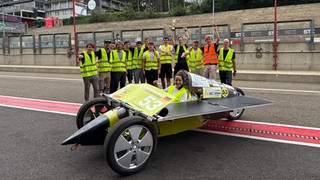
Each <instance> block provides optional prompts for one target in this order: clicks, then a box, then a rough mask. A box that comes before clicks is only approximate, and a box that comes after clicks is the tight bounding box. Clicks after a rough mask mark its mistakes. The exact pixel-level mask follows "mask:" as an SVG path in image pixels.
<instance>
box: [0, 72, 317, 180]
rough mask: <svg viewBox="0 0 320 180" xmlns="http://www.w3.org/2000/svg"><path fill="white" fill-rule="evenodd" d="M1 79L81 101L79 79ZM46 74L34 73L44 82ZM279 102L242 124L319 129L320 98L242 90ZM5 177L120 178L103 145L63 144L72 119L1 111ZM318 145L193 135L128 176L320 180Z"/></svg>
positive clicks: (162, 145)
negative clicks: (74, 146)
mask: <svg viewBox="0 0 320 180" xmlns="http://www.w3.org/2000/svg"><path fill="white" fill-rule="evenodd" d="M11 75H16V76H20V77H7V78H4V77H2V78H1V79H0V84H1V88H0V94H1V95H10V96H19V97H27V98H38V99H48V100H58V101H68V102H76V103H79V102H81V101H82V81H81V80H79V78H77V77H76V76H72V75H70V76H69V75H58V76H57V75H52V76H51V75H48V74H46V75H45V76H49V77H54V78H57V77H59V78H69V79H73V78H75V79H78V80H62V79H60V80H53V79H51V80H49V79H41V78H40V79H31V78H28V77H27V76H29V77H30V76H31V74H26V73H23V75H22V76H23V77H21V74H11ZM43 75H44V74H32V76H35V77H41V76H43ZM234 83H235V85H238V86H240V87H251V88H274V89H296V90H299V89H302V90H310V91H311V90H312V91H319V90H320V87H319V85H314V84H299V83H269V82H265V83H261V82H234ZM245 92H246V93H247V94H248V95H250V96H255V97H262V98H265V99H268V100H272V101H273V102H274V104H273V105H271V106H266V107H259V108H253V109H248V110H247V111H246V112H245V114H244V116H243V119H245V120H252V121H262V122H274V123H283V124H292V125H303V126H310V127H320V122H318V118H319V113H318V110H319V103H318V102H319V100H320V99H319V94H317V93H306V92H304V91H301V92H285V91H270V90H264V91H258V90H249V89H248V90H245ZM0 116H1V119H0V123H1V124H0V136H1V144H2V145H1V146H0V152H1V154H0V161H1V164H0V174H1V176H2V177H1V179H118V178H119V176H118V175H117V174H115V173H113V172H112V171H111V170H110V169H109V167H108V166H107V164H106V163H105V161H104V159H103V148H102V146H90V147H80V148H79V149H78V150H77V151H76V152H70V150H69V147H68V146H60V143H61V141H62V140H64V139H65V138H66V137H67V136H69V135H70V134H71V133H72V132H73V131H75V130H76V126H75V122H74V117H73V116H68V115H59V114H52V113H45V112H34V111H28V110H19V109H13V108H6V107H0ZM319 155H320V152H319V148H313V147H305V146H298V145H290V144H281V143H274V142H265V141H258V140H252V139H244V138H238V137H230V136H223V135H215V134H208V133H201V132H194V131H188V132H185V133H180V134H177V135H173V136H168V137H164V138H160V139H159V141H158V148H157V151H156V153H155V154H154V156H153V157H152V159H151V161H150V162H149V164H148V166H147V168H146V169H145V170H144V171H142V172H141V173H139V174H136V175H134V176H130V177H128V179H142V178H143V179H318V178H319V177H320V168H319V166H318V165H319V163H320V162H319V161H320V160H319V158H318V157H319Z"/></svg>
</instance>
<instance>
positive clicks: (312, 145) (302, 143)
mask: <svg viewBox="0 0 320 180" xmlns="http://www.w3.org/2000/svg"><path fill="white" fill-rule="evenodd" d="M250 122H253V121H250ZM279 125H280V126H282V125H283V124H279ZM193 131H199V132H205V133H210V134H219V135H227V136H234V137H241V138H248V139H256V140H262V141H270V142H277V143H284V144H294V145H301V146H310V147H317V148H320V144H313V143H304V142H297V141H287V140H280V139H272V138H264V137H257V136H249V135H243V134H234V133H227V132H220V131H211V130H203V129H193Z"/></svg>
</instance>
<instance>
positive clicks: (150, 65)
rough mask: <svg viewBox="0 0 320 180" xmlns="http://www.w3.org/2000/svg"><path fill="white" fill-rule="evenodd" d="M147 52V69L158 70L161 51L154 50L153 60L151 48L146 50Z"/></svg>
mask: <svg viewBox="0 0 320 180" xmlns="http://www.w3.org/2000/svg"><path fill="white" fill-rule="evenodd" d="M145 53H146V65H145V66H146V67H145V70H152V69H153V70H156V69H158V58H157V57H158V56H159V52H158V51H154V57H153V61H151V58H150V52H149V50H148V51H146V52H145Z"/></svg>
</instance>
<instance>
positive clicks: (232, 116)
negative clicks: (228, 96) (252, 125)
mask: <svg viewBox="0 0 320 180" xmlns="http://www.w3.org/2000/svg"><path fill="white" fill-rule="evenodd" d="M234 88H235V89H236V90H237V92H238V93H237V95H236V96H244V95H245V94H244V92H243V91H242V90H241V89H240V88H237V87H234ZM244 110H245V109H244V108H242V109H235V110H233V111H230V112H228V117H227V119H228V120H237V119H240V117H241V116H242V114H243V112H244Z"/></svg>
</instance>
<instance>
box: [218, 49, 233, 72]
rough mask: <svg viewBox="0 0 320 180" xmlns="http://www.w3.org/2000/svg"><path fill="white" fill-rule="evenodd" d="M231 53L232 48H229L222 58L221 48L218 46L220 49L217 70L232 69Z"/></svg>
mask: <svg viewBox="0 0 320 180" xmlns="http://www.w3.org/2000/svg"><path fill="white" fill-rule="evenodd" d="M233 53H234V50H233V49H231V48H229V51H228V53H227V56H226V58H225V59H223V48H220V50H219V70H221V71H232V69H233V63H232V56H233Z"/></svg>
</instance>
